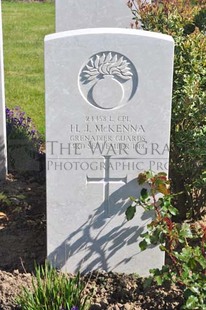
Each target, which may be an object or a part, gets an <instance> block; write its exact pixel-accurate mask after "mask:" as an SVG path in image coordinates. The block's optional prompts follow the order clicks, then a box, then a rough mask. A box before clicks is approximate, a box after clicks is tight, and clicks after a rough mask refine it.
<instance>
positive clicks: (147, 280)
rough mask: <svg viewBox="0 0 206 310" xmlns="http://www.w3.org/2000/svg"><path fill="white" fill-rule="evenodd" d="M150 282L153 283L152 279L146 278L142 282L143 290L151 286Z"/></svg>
mask: <svg viewBox="0 0 206 310" xmlns="http://www.w3.org/2000/svg"><path fill="white" fill-rule="evenodd" d="M152 282H153V278H152V277H148V278H146V279H145V280H144V282H143V287H144V289H145V288H148V287H150V286H151V285H152Z"/></svg>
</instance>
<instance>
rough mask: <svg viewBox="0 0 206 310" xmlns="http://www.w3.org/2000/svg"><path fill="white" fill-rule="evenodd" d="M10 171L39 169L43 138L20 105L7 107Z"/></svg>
mask: <svg viewBox="0 0 206 310" xmlns="http://www.w3.org/2000/svg"><path fill="white" fill-rule="evenodd" d="M6 127H7V149H8V168H9V171H13V170H17V171H39V169H40V168H39V162H38V159H39V157H40V155H41V145H42V138H41V136H40V135H39V133H38V132H37V130H36V129H35V127H34V125H33V123H32V120H31V118H30V117H27V116H26V115H25V112H22V111H21V109H20V108H19V107H16V108H14V109H9V108H7V109H6Z"/></svg>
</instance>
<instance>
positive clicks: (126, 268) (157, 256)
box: [45, 28, 174, 275]
mask: <svg viewBox="0 0 206 310" xmlns="http://www.w3.org/2000/svg"><path fill="white" fill-rule="evenodd" d="M173 49H174V44H173V40H172V38H171V37H169V36H166V35H162V34H156V33H150V32H146V31H141V30H140V31H138V30H131V29H115V28H100V29H87V30H76V31H68V32H62V33H57V34H54V35H49V36H47V37H46V39H45V76H46V118H47V119H46V124H47V129H46V130H47V135H46V139H47V152H46V154H47V234H48V258H49V260H50V261H51V262H53V264H54V265H56V266H58V267H61V268H62V269H63V270H65V271H69V272H76V271H77V270H79V269H80V270H81V271H83V272H87V271H91V270H94V269H103V270H105V271H108V270H110V271H116V272H126V273H133V272H136V273H138V274H140V275H146V274H148V271H149V269H150V268H154V267H160V266H161V265H162V264H163V262H164V256H163V253H162V252H160V251H159V249H158V248H151V249H149V250H147V251H144V252H141V251H140V249H139V247H138V243H139V241H141V238H140V234H141V233H143V232H144V231H145V227H146V225H147V223H148V221H149V220H150V218H151V216H152V215H151V214H150V215H148V214H145V213H144V212H143V209H141V207H139V209H138V210H137V213H136V216H135V217H134V219H133V220H131V221H129V222H127V221H126V219H125V210H126V208H127V207H128V206H129V204H130V199H129V197H130V196H134V197H138V195H139V193H140V190H141V188H140V187H139V186H138V184H137V175H138V174H139V173H140V172H143V171H145V170H149V169H151V170H153V171H154V172H160V171H165V172H167V171H168V159H169V139H170V119H171V92H172V73H173V72H172V71H173Z"/></svg>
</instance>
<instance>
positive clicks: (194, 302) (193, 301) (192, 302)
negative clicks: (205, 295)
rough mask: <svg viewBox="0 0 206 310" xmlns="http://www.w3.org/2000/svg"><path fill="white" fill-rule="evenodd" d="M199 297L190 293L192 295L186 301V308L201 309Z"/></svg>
mask: <svg viewBox="0 0 206 310" xmlns="http://www.w3.org/2000/svg"><path fill="white" fill-rule="evenodd" d="M198 304H199V303H198V298H197V297H196V296H194V295H190V297H189V298H188V299H187V301H186V304H185V306H186V309H191V310H195V309H199V307H198Z"/></svg>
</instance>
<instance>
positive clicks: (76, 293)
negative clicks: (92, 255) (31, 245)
mask: <svg viewBox="0 0 206 310" xmlns="http://www.w3.org/2000/svg"><path fill="white" fill-rule="evenodd" d="M84 289H85V284H84V283H83V282H82V281H81V279H80V274H77V275H76V276H74V277H68V276H67V275H66V274H63V273H60V272H58V271H57V270H56V269H54V268H52V267H51V266H50V265H48V264H45V266H44V267H42V266H40V267H36V270H35V276H33V279H32V290H31V291H30V290H29V289H28V288H23V291H22V293H21V294H20V296H19V297H18V299H17V303H18V305H20V306H21V309H22V310H43V309H48V310H86V309H88V307H89V304H88V303H87V299H88V296H87V297H84V296H83V292H84Z"/></svg>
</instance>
